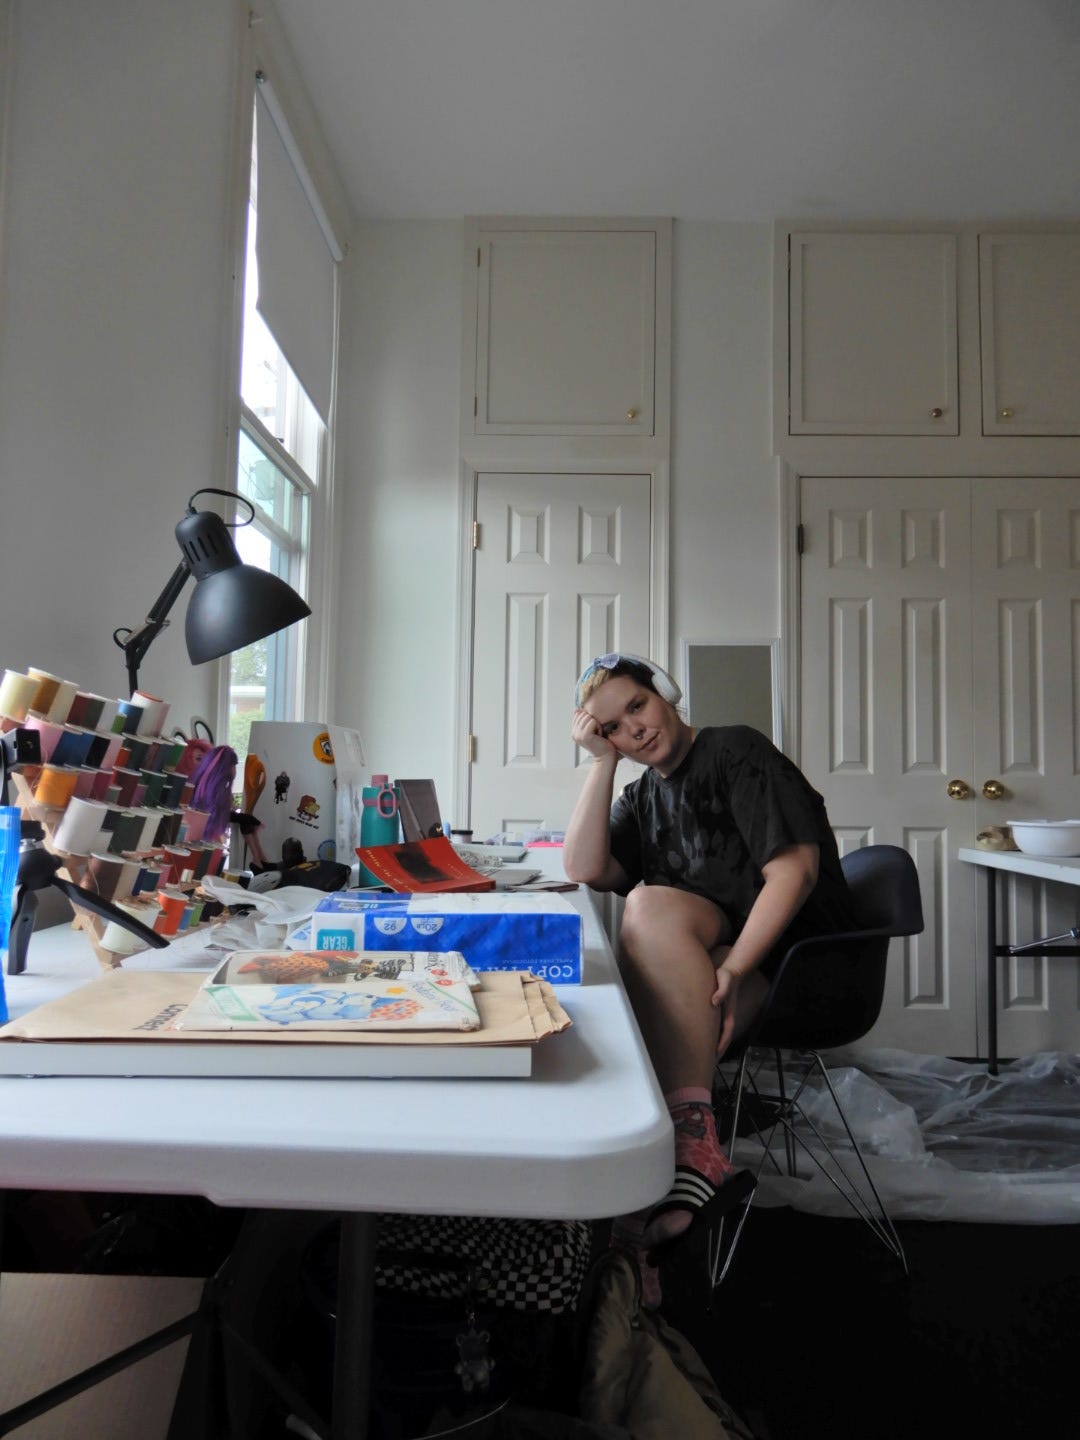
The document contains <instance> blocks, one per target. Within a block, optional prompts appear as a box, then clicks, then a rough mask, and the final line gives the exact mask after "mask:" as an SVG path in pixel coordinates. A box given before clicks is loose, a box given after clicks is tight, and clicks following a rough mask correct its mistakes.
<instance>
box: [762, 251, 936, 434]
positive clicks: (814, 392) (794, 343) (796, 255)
mask: <svg viewBox="0 0 1080 1440" xmlns="http://www.w3.org/2000/svg"><path fill="white" fill-rule="evenodd" d="M790 247H791V248H790V252H789V255H790V270H791V274H790V296H789V305H790V308H789V346H790V359H789V380H790V412H789V421H788V429H789V431H790V433H791V434H792V435H957V434H959V417H958V410H957V312H956V236H955V235H954V234H937V233H934V234H910V233H889V232H882V233H870V232H866V233H838V232H831V231H830V232H815V233H809V232H808V233H802V234H793V235H792V236H791V237H790Z"/></svg>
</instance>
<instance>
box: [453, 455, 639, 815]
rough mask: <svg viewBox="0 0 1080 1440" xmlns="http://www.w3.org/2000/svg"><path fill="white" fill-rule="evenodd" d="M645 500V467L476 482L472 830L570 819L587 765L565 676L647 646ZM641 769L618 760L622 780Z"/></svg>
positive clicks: (496, 477)
mask: <svg viewBox="0 0 1080 1440" xmlns="http://www.w3.org/2000/svg"><path fill="white" fill-rule="evenodd" d="M650 498H651V479H650V477H649V476H648V475H596V474H580V475H562V474H560V475H533V474H528V475H520V474H509V475H508V474H481V475H479V476H478V477H477V499H476V516H477V520H478V521H479V525H480V533H479V545H478V548H477V549H476V550H475V551H474V560H475V570H474V587H475V588H474V597H473V677H472V730H473V734H474V735H475V752H474V757H473V763H472V767H471V806H470V822H469V823H470V824H471V826H472V828H473V830H474V831H475V833H476V835H477V837H484V836H486V835H491V834H493V833H495V832H496V831H499V830H517V831H520V830H527V829H533V828H537V827H539V826H545V827H549V828H555V829H563V828H565V826H566V823H567V821H568V820H569V818H570V812H571V810H572V809H573V807H574V803H575V801H576V800H577V797H578V794H579V792H580V790H581V786H582V783H583V776H582V773H581V766H582V764H583V763H587V757H586V756H585V755H584V753H583V752H582V751H579V750H578V749H577V747H576V746H575V745H574V744H573V742H572V741H571V739H570V716H571V712H572V710H573V700H574V683H575V681H576V680H577V677H578V676H579V675H580V674H581V672H582V670H583V669H584V668H585V666H586V664H587V663H588V662H589V661H590V660H591V659H592V658H593V656H595V655H604V654H606V653H607V652H608V651H611V650H630V651H633V652H634V653H635V654H639V655H644V654H647V653H648V650H649V606H650V568H649V565H650V523H651V506H650ZM624 772H625V773H624ZM640 773H641V772H640V767H634V766H631V765H628V764H627V763H626V762H623V764H622V765H620V767H619V776H618V783H619V784H620V785H622V784H624V783H625V782H626V780H628V779H631V778H633V775H634V774H640Z"/></svg>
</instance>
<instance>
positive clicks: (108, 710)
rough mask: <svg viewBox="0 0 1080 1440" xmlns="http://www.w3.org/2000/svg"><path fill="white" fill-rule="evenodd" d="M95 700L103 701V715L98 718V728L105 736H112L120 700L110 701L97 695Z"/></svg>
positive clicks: (103, 696)
mask: <svg viewBox="0 0 1080 1440" xmlns="http://www.w3.org/2000/svg"><path fill="white" fill-rule="evenodd" d="M94 699H95V700H100V701H101V714H100V715H99V716H98V722H97V728H98V730H100V731H102V732H103V733H104V734H111V733H112V728H113V722H114V721H115V719H116V711H117V707H118V706H119V704H120V702H119V700H110V699H109V698H108V697H107V696H105V695H95V696H94Z"/></svg>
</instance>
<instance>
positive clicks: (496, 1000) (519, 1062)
mask: <svg viewBox="0 0 1080 1440" xmlns="http://www.w3.org/2000/svg"><path fill="white" fill-rule="evenodd" d="M439 958H440V959H445V956H440V957H439ZM204 979H205V977H204V976H201V975H198V974H192V973H191V972H190V971H173V970H160V971H150V970H131V971H129V970H114V971H112V972H111V973H110V974H108V975H106V976H104V977H103V978H102V979H100V980H95V981H93V982H92V983H90V984H89V985H84V986H82V987H81V988H79V989H77V990H73V991H71V992H70V994H68V995H65V996H64V997H63V998H62V999H60V1000H54V1001H52V1002H50V1003H49V1004H48V1005H42V1006H40V1007H39V1008H38V1009H37V1010H32V1011H31V1012H30V1013H29V1014H28V1015H25V1016H23V1017H22V1018H21V1019H19V1020H13V1021H11V1022H10V1023H9V1024H8V1025H5V1026H2V1027H0V1074H5V1075H175V1076H182V1075H186V1076H202V1075H217V1076H256V1077H258V1076H280V1077H291V1076H314V1077H325V1078H331V1077H337V1076H396V1075H403V1076H409V1075H411V1076H468V1075H476V1076H485V1075H486V1076H519V1075H528V1074H530V1073H531V1070H532V1053H533V1050H534V1049H535V1047H536V1045H537V1043H538V1042H539V1041H540V1040H543V1039H546V1038H547V1036H549V1035H554V1034H557V1033H559V1032H560V1031H562V1030H565V1029H567V1028H568V1027H569V1025H570V1017H569V1016H568V1015H567V1013H566V1011H565V1010H564V1009H563V1008H562V1006H561V1005H560V1004H559V1002H558V1000H557V999H556V998H555V994H554V992H553V990H552V989H551V987H550V986H549V985H548V984H547V983H546V982H545V981H542V980H538V979H536V977H535V976H533V975H530V974H528V973H526V972H523V971H499V972H496V973H490V974H485V975H483V976H482V977H481V983H480V988H479V989H478V990H476V991H475V992H474V993H473V999H474V1001H475V1004H476V1010H477V1014H478V1016H479V1020H480V1028H479V1029H476V1030H457V1029H455V1030H442V1031H440V1030H436V1031H426V1030H398V1029H394V1030H385V1029H353V1028H350V1027H347V1026H341V1027H337V1028H334V1029H319V1030H310V1029H297V1028H296V1027H295V1026H292V1025H290V1026H287V1027H285V1028H284V1029H274V1030H273V1031H266V1030H260V1029H236V1030H218V1029H214V1030H194V1029H189V1028H185V1027H183V1026H182V1017H183V1016H184V1014H185V1012H186V1011H187V1010H188V1007H189V1006H190V1005H191V1004H192V1002H193V1001H194V1000H195V998H196V995H197V993H198V992H199V990H200V989H201V988H202V985H203V982H204Z"/></svg>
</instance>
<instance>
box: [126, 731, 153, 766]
mask: <svg viewBox="0 0 1080 1440" xmlns="http://www.w3.org/2000/svg"><path fill="white" fill-rule="evenodd" d="M124 749H125V750H126V751H127V752H128V758H127V764H128V767H129V768H130V769H132V770H142V769H143V768H144V766H145V765H146V757H147V756H148V755H149V753H150V741H149V740H143V739H141V738H140V737H139V736H138V735H132V736H130V737H129V738H128V740H127V742H126V744H125V745H124Z"/></svg>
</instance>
